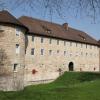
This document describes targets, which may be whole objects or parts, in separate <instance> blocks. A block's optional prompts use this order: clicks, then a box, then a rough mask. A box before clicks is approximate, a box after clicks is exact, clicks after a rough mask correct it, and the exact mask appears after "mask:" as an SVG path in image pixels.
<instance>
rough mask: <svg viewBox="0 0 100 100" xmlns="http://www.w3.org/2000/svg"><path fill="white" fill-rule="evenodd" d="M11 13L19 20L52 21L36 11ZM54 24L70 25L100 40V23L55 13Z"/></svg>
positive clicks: (12, 11) (18, 10)
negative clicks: (25, 17)
mask: <svg viewBox="0 0 100 100" xmlns="http://www.w3.org/2000/svg"><path fill="white" fill-rule="evenodd" d="M10 12H11V13H12V14H13V15H14V16H15V17H17V18H18V17H20V16H31V17H34V18H37V19H42V20H47V21H51V16H49V15H48V14H46V15H45V14H43V13H42V12H41V11H37V12H35V11H34V10H33V11H25V10H22V9H14V10H10ZM52 22H54V23H58V24H61V25H62V24H63V23H68V25H69V26H70V27H73V28H75V29H78V30H81V31H84V32H86V33H87V34H89V35H90V36H92V37H93V38H94V39H96V40H100V22H99V21H97V22H96V23H94V22H93V21H91V20H90V19H89V18H87V17H81V18H76V17H72V16H70V15H69V16H67V17H65V18H61V17H60V16H58V15H57V14H56V13H55V14H53V15H52Z"/></svg>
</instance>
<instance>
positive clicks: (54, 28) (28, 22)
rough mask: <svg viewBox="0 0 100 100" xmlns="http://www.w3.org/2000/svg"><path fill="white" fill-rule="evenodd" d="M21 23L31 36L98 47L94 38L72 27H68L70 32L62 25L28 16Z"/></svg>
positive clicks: (21, 19) (21, 18)
mask: <svg viewBox="0 0 100 100" xmlns="http://www.w3.org/2000/svg"><path fill="white" fill-rule="evenodd" d="M19 21H20V22H21V23H22V24H23V25H25V26H26V27H28V29H29V33H31V34H36V35H41V36H49V37H54V38H60V39H64V40H69V41H76V42H82V43H87V44H93V45H98V42H97V41H96V40H95V39H94V38H92V37H91V36H89V35H88V34H86V33H85V32H82V31H79V30H76V29H73V28H71V27H68V30H66V29H65V28H64V27H63V26H62V25H59V24H55V23H51V22H48V21H43V20H39V19H35V18H31V17H27V16H22V17H20V18H19ZM47 31H50V32H47Z"/></svg>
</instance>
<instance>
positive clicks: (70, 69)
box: [68, 62, 74, 71]
mask: <svg viewBox="0 0 100 100" xmlns="http://www.w3.org/2000/svg"><path fill="white" fill-rule="evenodd" d="M68 68H69V71H74V64H73V62H70V63H69V66H68Z"/></svg>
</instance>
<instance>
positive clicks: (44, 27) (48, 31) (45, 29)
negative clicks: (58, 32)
mask: <svg viewBox="0 0 100 100" xmlns="http://www.w3.org/2000/svg"><path fill="white" fill-rule="evenodd" d="M42 28H43V29H44V31H45V32H46V33H49V34H50V33H51V30H50V29H48V28H47V27H46V26H44V25H42Z"/></svg>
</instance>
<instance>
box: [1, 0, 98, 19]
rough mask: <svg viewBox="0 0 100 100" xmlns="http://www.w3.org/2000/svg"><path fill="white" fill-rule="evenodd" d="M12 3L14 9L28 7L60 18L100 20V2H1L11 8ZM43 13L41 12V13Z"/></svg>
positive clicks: (28, 0) (31, 0) (37, 0)
mask: <svg viewBox="0 0 100 100" xmlns="http://www.w3.org/2000/svg"><path fill="white" fill-rule="evenodd" d="M9 2H12V5H10V6H12V7H13V8H17V9H18V7H22V8H24V9H27V7H26V6H28V7H29V8H31V10H32V11H36V10H40V9H41V8H42V11H43V12H44V13H46V12H49V14H50V15H51V17H52V15H53V14H54V13H55V12H56V13H57V14H58V15H59V16H60V17H62V18H64V17H67V16H68V14H69V13H70V14H71V15H72V16H76V17H77V16H86V17H87V16H88V17H89V18H92V19H93V20H95V19H96V20H97V19H100V18H99V15H100V0H13V1H12V0H0V3H1V5H2V6H3V5H6V6H7V7H8V6H9V4H7V3H9ZM40 12H41V11H40Z"/></svg>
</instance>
